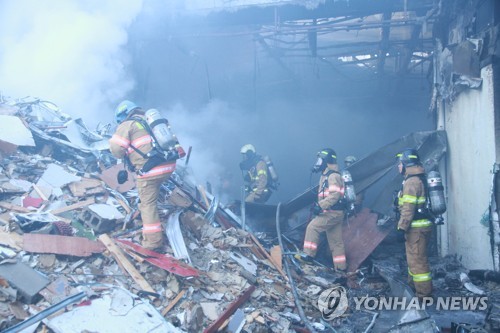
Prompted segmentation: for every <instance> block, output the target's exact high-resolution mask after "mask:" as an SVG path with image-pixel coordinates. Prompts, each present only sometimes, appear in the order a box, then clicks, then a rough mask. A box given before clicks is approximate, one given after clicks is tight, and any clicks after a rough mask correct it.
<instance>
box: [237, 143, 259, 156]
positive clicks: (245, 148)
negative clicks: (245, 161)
mask: <svg viewBox="0 0 500 333" xmlns="http://www.w3.org/2000/svg"><path fill="white" fill-rule="evenodd" d="M248 152H252V153H254V154H255V147H254V146H253V145H251V144H249V143H248V144H246V145H244V146H243V147H241V149H240V153H242V154H246V153H248Z"/></svg>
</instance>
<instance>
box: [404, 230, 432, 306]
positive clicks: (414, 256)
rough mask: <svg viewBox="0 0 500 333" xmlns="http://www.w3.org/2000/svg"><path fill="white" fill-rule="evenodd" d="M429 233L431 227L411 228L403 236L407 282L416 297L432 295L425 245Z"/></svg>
mask: <svg viewBox="0 0 500 333" xmlns="http://www.w3.org/2000/svg"><path fill="white" fill-rule="evenodd" d="M431 232H432V229H431V227H424V228H414V227H411V228H410V230H408V232H406V235H405V238H406V242H405V247H406V260H407V261H408V282H409V283H410V285H414V286H415V291H416V294H417V296H418V297H425V296H430V295H431V294H432V278H431V272H430V268H429V263H428V260H427V243H428V242H429V238H430V235H431Z"/></svg>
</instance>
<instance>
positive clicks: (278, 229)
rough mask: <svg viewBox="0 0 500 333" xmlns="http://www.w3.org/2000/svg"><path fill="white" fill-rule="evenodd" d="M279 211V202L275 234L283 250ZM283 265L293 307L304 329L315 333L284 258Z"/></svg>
mask: <svg viewBox="0 0 500 333" xmlns="http://www.w3.org/2000/svg"><path fill="white" fill-rule="evenodd" d="M280 209H281V202H280V203H278V207H277V208H276V232H277V233H278V242H279V244H280V247H281V248H282V249H284V247H283V242H282V240H281V227H280ZM283 261H284V263H285V271H286V275H287V276H288V281H289V282H290V286H291V287H292V295H293V299H294V302H295V306H296V307H297V311H298V313H299V317H300V319H302V322H303V323H304V325H305V326H306V328H307V329H308V330H309V332H311V333H316V330H315V329H314V328H313V327H312V325H311V323H309V321H308V320H307V317H306V315H305V313H304V309H302V305H301V304H300V299H299V294H298V293H297V288H296V287H295V282H294V281H293V279H292V274H290V267H289V265H288V260H287V258H286V257H285V260H283Z"/></svg>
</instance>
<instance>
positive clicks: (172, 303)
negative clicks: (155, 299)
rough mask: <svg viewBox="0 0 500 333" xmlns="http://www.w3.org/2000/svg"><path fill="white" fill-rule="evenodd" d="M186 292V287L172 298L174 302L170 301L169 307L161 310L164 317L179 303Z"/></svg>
mask: <svg viewBox="0 0 500 333" xmlns="http://www.w3.org/2000/svg"><path fill="white" fill-rule="evenodd" d="M185 293H186V289H183V290H181V291H180V292H179V293H178V294H177V296H175V298H174V299H173V300H172V302H170V303H168V305H167V307H166V308H165V309H163V311H162V312H161V315H162V316H163V317H165V316H166V315H167V313H168V312H169V311H170V310H172V308H173V307H174V306H175V305H176V304H177V302H179V301H180V299H181V298H182V296H184V294H185Z"/></svg>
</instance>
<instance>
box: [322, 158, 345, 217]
mask: <svg viewBox="0 0 500 333" xmlns="http://www.w3.org/2000/svg"><path fill="white" fill-rule="evenodd" d="M343 197H344V180H343V179H342V177H341V176H340V173H339V167H338V165H337V164H334V165H332V166H328V167H327V168H326V169H325V170H324V171H323V174H322V175H321V177H320V178H319V188H318V205H319V206H320V207H321V209H323V210H324V211H325V210H326V211H328V210H342V209H343V208H340V207H339V208H336V207H335V205H336V204H337V203H339V201H340V199H342V198H343Z"/></svg>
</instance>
